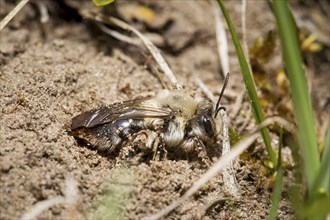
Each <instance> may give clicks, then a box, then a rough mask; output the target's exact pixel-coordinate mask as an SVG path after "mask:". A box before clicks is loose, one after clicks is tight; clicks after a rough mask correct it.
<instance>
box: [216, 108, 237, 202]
mask: <svg viewBox="0 0 330 220" xmlns="http://www.w3.org/2000/svg"><path fill="white" fill-rule="evenodd" d="M220 116H221V118H222V121H223V131H222V132H223V140H222V157H226V156H227V154H229V152H230V149H231V148H230V139H229V131H228V126H229V121H228V116H227V113H226V111H224V110H220ZM221 173H222V176H223V184H224V188H225V190H226V191H227V192H228V193H229V194H230V195H232V196H234V197H235V198H239V197H241V193H240V190H239V186H238V183H237V180H236V177H235V169H234V166H233V161H230V162H229V164H228V165H226V166H225V167H224V168H223V170H222V172H221Z"/></svg>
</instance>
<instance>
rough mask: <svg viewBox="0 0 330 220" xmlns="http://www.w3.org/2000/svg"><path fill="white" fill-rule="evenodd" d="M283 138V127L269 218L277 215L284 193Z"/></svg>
mask: <svg viewBox="0 0 330 220" xmlns="http://www.w3.org/2000/svg"><path fill="white" fill-rule="evenodd" d="M282 140H283V129H282V128H281V131H280V143H279V145H278V161H277V174H276V180H275V185H274V190H273V193H272V206H271V208H270V212H269V217H268V220H275V219H276V216H277V210H278V207H279V204H280V201H281V194H282V185H283V184H282V183H283V171H282V157H281V155H282V147H283V144H282Z"/></svg>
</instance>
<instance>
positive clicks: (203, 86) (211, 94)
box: [194, 76, 215, 104]
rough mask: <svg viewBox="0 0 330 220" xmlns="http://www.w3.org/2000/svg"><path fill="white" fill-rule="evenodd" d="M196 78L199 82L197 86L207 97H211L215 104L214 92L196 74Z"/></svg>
mask: <svg viewBox="0 0 330 220" xmlns="http://www.w3.org/2000/svg"><path fill="white" fill-rule="evenodd" d="M194 80H195V83H196V84H197V86H198V87H199V88H200V89H201V90H202V92H203V93H204V94H205V95H206V97H207V98H208V99H210V100H211V101H212V103H213V104H215V97H214V95H213V93H212V92H211V90H209V88H207V86H206V85H205V83H204V82H203V81H202V80H201V79H200V78H199V77H198V76H195V77H194Z"/></svg>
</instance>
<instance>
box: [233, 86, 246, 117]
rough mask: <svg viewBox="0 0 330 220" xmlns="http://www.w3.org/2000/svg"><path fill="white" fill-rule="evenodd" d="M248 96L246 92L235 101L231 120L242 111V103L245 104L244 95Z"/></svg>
mask: <svg viewBox="0 0 330 220" xmlns="http://www.w3.org/2000/svg"><path fill="white" fill-rule="evenodd" d="M245 94H246V91H243V92H241V93H240V94H239V95H238V96H237V97H236V100H235V104H234V106H233V107H232V112H231V116H232V117H231V118H235V117H236V116H237V115H238V113H239V112H240V110H241V109H242V103H243V99H244V95H245Z"/></svg>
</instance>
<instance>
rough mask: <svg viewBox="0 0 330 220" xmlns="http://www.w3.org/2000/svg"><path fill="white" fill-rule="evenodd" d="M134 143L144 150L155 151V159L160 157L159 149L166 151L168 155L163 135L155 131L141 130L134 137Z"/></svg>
mask: <svg viewBox="0 0 330 220" xmlns="http://www.w3.org/2000/svg"><path fill="white" fill-rule="evenodd" d="M132 144H133V145H134V146H136V147H138V148H139V149H140V150H142V151H144V152H153V157H152V159H153V160H155V159H157V158H158V159H160V158H159V157H160V153H159V150H161V151H164V152H165V157H166V154H167V151H166V150H165V146H164V144H163V143H162V140H161V137H160V136H159V134H158V133H157V132H155V131H151V130H142V131H139V132H138V133H136V134H135V135H134V137H133V138H132Z"/></svg>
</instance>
